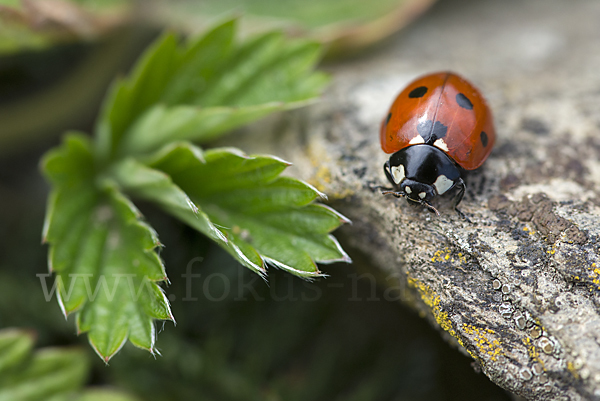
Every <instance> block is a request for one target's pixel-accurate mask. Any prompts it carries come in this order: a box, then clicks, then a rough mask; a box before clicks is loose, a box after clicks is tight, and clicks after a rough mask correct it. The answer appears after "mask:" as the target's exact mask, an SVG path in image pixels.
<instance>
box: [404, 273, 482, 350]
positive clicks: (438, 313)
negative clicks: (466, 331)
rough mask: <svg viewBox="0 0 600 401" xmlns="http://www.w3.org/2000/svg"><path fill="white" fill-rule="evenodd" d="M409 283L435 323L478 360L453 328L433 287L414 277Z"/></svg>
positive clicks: (409, 279)
mask: <svg viewBox="0 0 600 401" xmlns="http://www.w3.org/2000/svg"><path fill="white" fill-rule="evenodd" d="M407 281H408V285H409V286H411V287H413V288H416V289H417V291H418V292H419V295H420V296H421V299H422V300H423V302H424V303H425V305H427V306H428V307H429V309H430V310H431V313H432V314H433V317H434V318H435V321H436V322H437V323H438V324H439V325H440V327H441V328H442V329H444V330H445V331H446V332H448V334H450V335H451V336H452V337H454V338H456V339H457V340H458V343H459V344H460V345H461V346H462V347H463V348H465V349H466V350H467V352H468V353H469V354H470V355H471V356H472V357H473V359H478V358H477V355H475V354H473V353H472V352H471V351H470V350H469V349H467V348H466V347H465V344H464V343H463V341H462V339H461V338H460V337H459V336H457V335H456V331H455V330H454V328H453V327H452V321H451V320H450V317H449V316H448V312H445V311H442V309H441V307H440V297H439V295H437V294H436V293H435V292H434V291H433V290H432V289H431V287H429V286H428V285H426V284H424V283H422V282H420V281H418V280H415V279H414V278H412V277H408V279H407Z"/></svg>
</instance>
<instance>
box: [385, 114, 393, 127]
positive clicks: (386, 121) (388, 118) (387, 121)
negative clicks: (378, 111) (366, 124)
mask: <svg viewBox="0 0 600 401" xmlns="http://www.w3.org/2000/svg"><path fill="white" fill-rule="evenodd" d="M390 118H392V113H390V114H388V116H387V119H386V120H385V125H387V124H388V123H389V122H390Z"/></svg>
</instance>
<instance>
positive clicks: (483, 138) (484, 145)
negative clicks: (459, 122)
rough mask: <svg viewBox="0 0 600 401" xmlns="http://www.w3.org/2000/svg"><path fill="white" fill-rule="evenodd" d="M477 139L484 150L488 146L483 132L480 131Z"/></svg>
mask: <svg viewBox="0 0 600 401" xmlns="http://www.w3.org/2000/svg"><path fill="white" fill-rule="evenodd" d="M479 138H480V139H481V143H482V144H483V147H484V148H485V147H486V146H487V144H488V136H487V134H486V133H485V131H481V134H479Z"/></svg>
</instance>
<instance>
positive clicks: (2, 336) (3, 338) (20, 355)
mask: <svg viewBox="0 0 600 401" xmlns="http://www.w3.org/2000/svg"><path fill="white" fill-rule="evenodd" d="M33 343H34V337H33V335H32V334H31V333H28V332H26V331H22V330H14V329H4V330H1V331H0V377H2V376H3V375H4V374H5V373H6V371H7V370H9V369H10V368H12V367H14V366H15V365H18V364H19V363H21V362H22V361H23V359H25V358H26V357H27V355H29V353H30V352H31V349H32V348H33Z"/></svg>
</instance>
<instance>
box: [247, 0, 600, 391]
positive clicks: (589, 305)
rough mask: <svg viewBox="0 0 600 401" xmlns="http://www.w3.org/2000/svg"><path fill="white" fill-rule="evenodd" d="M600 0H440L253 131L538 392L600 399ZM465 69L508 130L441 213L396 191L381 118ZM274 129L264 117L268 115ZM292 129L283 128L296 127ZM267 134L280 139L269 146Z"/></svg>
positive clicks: (459, 339) (466, 335)
mask: <svg viewBox="0 0 600 401" xmlns="http://www.w3.org/2000/svg"><path fill="white" fill-rule="evenodd" d="M599 21H600V2H598V1H596V0H589V1H584V0H569V1H564V0H530V1H521V0H503V1H496V0H464V1H447V2H440V3H439V4H438V5H437V6H436V7H434V8H433V9H432V11H431V12H430V13H428V14H427V15H426V16H425V17H424V18H422V19H421V20H419V21H418V22H417V23H415V24H414V25H412V26H411V27H409V28H408V29H407V30H405V31H403V32H402V33H401V34H400V35H398V36H396V37H394V38H393V39H392V40H390V41H388V42H387V43H385V44H383V45H382V46H380V47H379V48H378V49H376V50H375V51H373V52H372V53H370V54H368V55H366V56H365V57H363V58H361V59H360V60H354V61H352V62H345V63H340V64H339V65H335V66H330V67H329V69H330V70H331V72H332V73H333V76H334V82H333V85H332V87H331V88H330V90H329V91H328V93H327V95H326V98H325V100H324V101H322V102H321V103H319V104H318V105H315V106H312V107H311V108H309V109H305V110H302V111H299V112H296V113H294V114H292V115H291V117H290V118H286V119H285V120H284V121H283V122H282V121H278V122H274V124H276V128H277V129H276V130H275V131H276V132H278V134H277V135H276V136H271V137H269V135H267V134H264V135H263V137H262V138H260V139H261V140H257V136H256V135H257V134H254V135H253V136H252V139H250V140H248V139H246V138H249V137H244V135H242V136H240V137H239V144H240V146H241V147H242V148H245V149H246V150H247V151H250V152H260V153H273V154H277V155H279V156H281V157H283V158H285V159H287V160H290V161H292V162H293V163H294V164H295V166H294V167H293V170H292V173H293V174H295V175H297V176H299V177H301V178H304V179H307V180H308V181H309V182H311V183H313V184H314V185H316V186H317V187H318V188H319V189H320V190H322V191H324V192H325V193H327V194H328V195H329V199H330V201H331V203H332V204H333V206H335V207H336V208H337V209H338V210H340V211H341V212H342V213H344V214H346V215H347V216H348V217H350V218H351V219H352V220H353V225H352V226H348V227H345V228H344V229H343V230H341V232H340V234H341V239H342V240H343V242H344V243H345V246H347V247H354V248H357V249H358V250H360V251H362V252H363V253H364V254H366V255H369V256H370V259H371V260H372V263H373V268H374V269H375V268H376V269H379V270H380V271H383V272H384V275H383V280H384V281H385V282H387V284H388V285H390V286H400V287H401V288H402V289H403V290H402V292H403V299H404V300H405V302H407V303H409V304H410V305H412V306H413V307H415V308H417V309H418V310H419V311H420V312H421V313H422V315H423V316H424V317H426V318H428V319H430V320H431V322H432V323H433V324H434V325H436V326H438V327H439V328H440V332H441V333H442V334H443V335H445V336H446V337H447V338H448V340H449V341H450V342H452V343H454V344H456V345H457V346H459V347H461V348H463V349H464V350H466V352H468V353H469V354H470V355H471V356H472V357H473V358H474V359H475V361H476V363H477V364H478V366H479V368H480V369H481V370H482V371H483V372H484V373H485V374H486V375H487V376H489V377H490V379H491V380H493V381H494V382H495V383H497V384H499V385H500V386H502V387H504V388H506V389H508V390H510V391H512V392H514V393H516V394H518V395H520V396H522V397H524V398H526V399H530V400H562V399H564V400H572V401H576V400H595V399H600V316H599V313H598V311H599V307H600V241H599V235H600V197H599V195H600V23H599ZM436 70H453V71H456V72H459V73H461V74H463V75H464V76H466V77H468V78H469V79H470V80H471V81H472V82H474V83H475V84H477V85H478V86H479V87H480V89H481V90H482V92H483V93H484V94H485V95H486V97H487V99H488V101H489V103H490V106H491V108H492V110H493V112H494V114H495V122H496V130H497V135H498V136H497V143H496V147H495V149H494V151H493V152H492V154H491V156H490V158H489V159H488V160H487V162H486V163H485V164H484V166H483V168H481V169H479V170H478V171H475V172H473V173H471V174H470V175H468V176H467V177H466V181H467V186H468V190H467V194H466V196H465V199H464V201H463V203H462V204H461V209H462V211H463V212H465V213H466V214H467V216H468V217H469V218H470V220H471V221H472V223H468V222H466V221H465V220H462V219H461V218H460V217H458V216H457V215H456V214H455V213H454V212H453V211H452V210H450V209H443V210H442V216H441V217H436V216H435V215H433V214H432V213H430V212H428V211H427V210H423V209H421V208H418V207H412V206H411V205H409V204H408V203H407V202H406V201H405V200H402V199H400V200H399V199H395V198H393V197H385V196H382V195H381V194H380V193H379V192H378V191H377V190H372V189H371V188H372V186H375V185H386V181H385V176H384V175H383V171H382V165H383V163H384V161H385V159H386V156H385V154H383V152H382V151H381V149H380V147H379V140H378V129H379V123H380V121H381V119H382V118H383V117H384V114H385V113H386V112H387V108H388V106H389V104H390V103H391V101H392V100H393V98H394V96H395V95H396V94H397V93H398V91H399V90H400V89H401V88H402V87H403V86H404V85H405V84H406V83H408V82H409V81H410V80H411V79H413V78H414V77H416V76H418V75H421V74H423V73H426V72H431V71H436ZM261 129H264V125H263V126H261ZM282 132H283V133H282ZM266 144H267V145H266Z"/></svg>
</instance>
